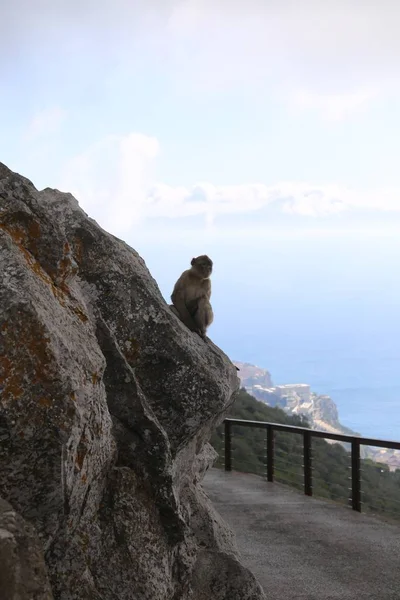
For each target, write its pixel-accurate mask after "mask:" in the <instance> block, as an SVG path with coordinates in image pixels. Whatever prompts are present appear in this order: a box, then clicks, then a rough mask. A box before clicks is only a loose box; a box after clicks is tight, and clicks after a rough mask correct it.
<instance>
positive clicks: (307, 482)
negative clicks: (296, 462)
mask: <svg viewBox="0 0 400 600" xmlns="http://www.w3.org/2000/svg"><path fill="white" fill-rule="evenodd" d="M311 439H312V438H311V431H309V430H308V431H305V432H304V433H303V458H304V493H305V494H306V496H312V456H311Z"/></svg>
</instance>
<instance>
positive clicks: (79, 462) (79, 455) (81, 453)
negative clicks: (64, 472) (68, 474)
mask: <svg viewBox="0 0 400 600" xmlns="http://www.w3.org/2000/svg"><path fill="white" fill-rule="evenodd" d="M85 456H86V452H84V451H83V450H78V452H77V453H76V458H75V464H76V465H77V466H78V469H79V470H81V469H82V466H83V461H84V460H85Z"/></svg>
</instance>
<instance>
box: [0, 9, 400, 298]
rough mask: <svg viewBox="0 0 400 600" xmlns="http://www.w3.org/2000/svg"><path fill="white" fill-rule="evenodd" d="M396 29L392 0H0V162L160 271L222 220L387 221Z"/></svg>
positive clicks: (393, 161)
mask: <svg viewBox="0 0 400 600" xmlns="http://www.w3.org/2000/svg"><path fill="white" fill-rule="evenodd" d="M399 27H400V5H399V4H398V3H397V2H394V0H379V2H378V0H364V1H361V0H352V1H351V2H349V1H347V0H346V1H345V0H335V1H333V0H327V1H325V2H318V1H317V0H268V1H267V0H246V2H245V1H244V0H141V1H135V0H112V1H111V0H96V1H94V0H79V1H78V0H65V1H64V0H58V1H56V0H34V1H33V0H12V1H11V0H4V1H3V2H2V4H1V8H0V132H1V133H0V160H1V161H2V162H4V163H5V164H7V166H9V167H10V168H12V169H13V170H16V171H18V172H20V173H22V174H23V175H25V176H26V177H28V178H29V179H31V180H32V181H33V182H34V184H35V185H36V187H37V188H39V189H42V188H45V187H55V188H58V189H61V190H63V191H68V192H71V193H73V194H74V195H75V196H76V197H77V199H78V200H79V202H80V204H81V206H82V207H83V208H84V209H85V210H86V211H87V212H88V213H89V214H90V216H92V217H94V218H95V219H96V220H97V221H98V222H99V223H100V224H101V225H102V226H103V227H104V228H106V229H107V230H109V231H111V232H112V233H114V234H115V235H118V236H119V237H121V238H123V239H124V240H126V241H127V242H128V243H130V244H131V245H133V246H134V247H136V248H137V249H138V250H139V251H141V252H142V253H143V255H144V258H145V260H147V261H149V264H150V266H151V268H152V269H153V270H154V271H155V272H156V275H157V277H161V278H163V277H164V275H165V273H167V274H168V281H169V284H168V285H169V286H170V287H171V285H172V284H173V282H172V279H174V278H176V277H175V275H176V273H175V270H176V269H178V267H179V269H180V268H181V266H182V267H183V268H184V267H185V266H186V265H187V263H188V261H189V260H190V258H191V256H192V254H196V253H203V252H209V253H211V252H213V253H214V254H215V255H217V256H219V257H220V260H221V261H222V262H221V265H222V264H224V265H226V264H227V263H228V262H229V260H230V258H228V254H229V253H228V250H227V252H226V253H224V248H226V249H228V248H229V249H230V250H229V252H230V251H231V249H232V248H235V240H237V239H238V236H239V237H240V239H243V244H241V248H240V249H241V252H242V253H243V260H244V259H246V260H252V261H253V260H254V254H255V253H257V240H262V239H264V238H265V235H267V236H268V237H269V239H277V240H279V241H280V243H281V244H282V243H285V242H284V240H286V239H289V240H290V239H293V238H294V237H295V238H296V239H298V240H300V241H299V243H301V244H305V243H308V241H309V240H310V239H320V238H321V236H324V235H329V236H331V237H332V236H333V237H335V236H336V238H335V239H338V240H340V237H341V236H343V235H345V234H347V235H350V236H356V237H357V236H364V237H365V236H372V237H373V238H374V239H376V236H386V235H396V233H397V232H398V231H399V230H400V181H399V178H400V171H399V168H398V165H399V162H400V145H399V133H400V111H399V101H400V77H399V75H400V72H399V71H400V36H399V35H398V31H399ZM282 240H283V241H282ZM260 243H261V242H260ZM166 246H168V247H170V248H173V249H174V250H173V251H172V250H171V252H170V256H171V257H176V258H175V259H173V258H171V261H170V263H168V264H167V265H165V253H164V250H165V248H166ZM333 247H334V246H333ZM236 249H237V245H236ZM186 253H187V255H186ZM293 258H294V260H295V256H294V257H293ZM223 261H225V262H223ZM244 263H245V260H244Z"/></svg>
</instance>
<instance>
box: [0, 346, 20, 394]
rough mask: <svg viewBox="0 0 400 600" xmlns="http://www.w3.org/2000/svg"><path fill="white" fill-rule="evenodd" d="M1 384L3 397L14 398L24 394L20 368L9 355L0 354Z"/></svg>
mask: <svg viewBox="0 0 400 600" xmlns="http://www.w3.org/2000/svg"><path fill="white" fill-rule="evenodd" d="M0 385H2V386H3V390H2V397H3V398H4V399H6V398H7V396H8V397H9V398H12V399H14V400H16V399H18V398H19V397H20V396H22V394H23V392H24V390H23V389H22V387H21V377H20V374H19V373H18V370H17V369H16V368H15V366H14V365H13V363H12V362H11V360H10V359H9V358H7V356H0Z"/></svg>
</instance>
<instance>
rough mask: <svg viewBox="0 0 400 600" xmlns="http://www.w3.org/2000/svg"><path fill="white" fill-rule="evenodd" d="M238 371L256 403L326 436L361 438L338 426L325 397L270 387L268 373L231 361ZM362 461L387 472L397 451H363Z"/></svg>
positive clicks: (397, 459) (398, 463)
mask: <svg viewBox="0 0 400 600" xmlns="http://www.w3.org/2000/svg"><path fill="white" fill-rule="evenodd" d="M233 362H234V364H235V365H236V366H237V367H238V368H239V371H238V376H239V378H240V380H241V384H242V386H243V387H244V388H245V389H246V391H247V392H248V393H249V394H251V395H252V396H254V397H255V398H256V399H257V400H260V401H262V402H265V403H266V404H268V405H269V406H278V407H279V408H282V409H283V410H284V411H285V412H287V413H288V414H291V415H299V416H301V415H302V416H304V417H305V418H306V419H307V421H308V423H309V424H310V426H311V427H312V428H313V429H320V430H322V431H326V432H329V433H339V434H340V433H342V434H345V435H353V436H361V435H362V434H361V433H359V432H356V431H353V430H352V429H350V428H349V427H346V426H345V425H343V424H342V423H341V422H340V419H339V411H338V408H337V405H336V404H335V402H334V401H333V400H332V398H331V397H330V396H329V395H328V394H317V393H315V392H313V391H312V390H311V386H310V385H309V384H307V383H294V384H293V383H292V384H283V385H274V383H273V380H272V377H271V373H270V372H269V371H268V370H267V369H263V368H261V367H258V366H256V365H253V364H250V363H244V362H241V361H236V360H235V361H233ZM363 450H364V451H363V457H364V458H371V459H373V460H374V461H377V462H381V463H383V464H386V465H388V467H389V469H390V470H391V471H394V470H396V469H399V468H400V451H396V450H385V449H382V448H374V447H365V448H364V449H363Z"/></svg>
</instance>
